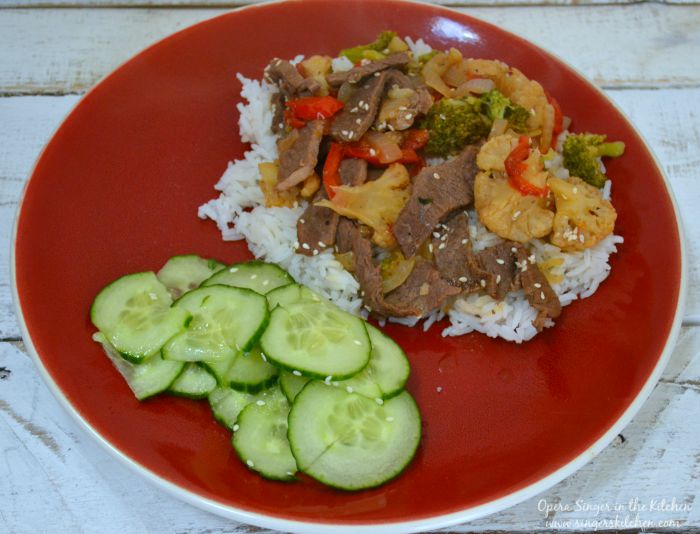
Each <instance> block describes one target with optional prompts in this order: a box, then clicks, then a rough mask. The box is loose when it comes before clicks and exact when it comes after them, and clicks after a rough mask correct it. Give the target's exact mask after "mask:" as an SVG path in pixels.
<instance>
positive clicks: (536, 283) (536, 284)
mask: <svg viewBox="0 0 700 534" xmlns="http://www.w3.org/2000/svg"><path fill="white" fill-rule="evenodd" d="M534 286H535V287H536V288H537V289H539V288H541V287H542V284H540V283H539V282H535V284H534Z"/></svg>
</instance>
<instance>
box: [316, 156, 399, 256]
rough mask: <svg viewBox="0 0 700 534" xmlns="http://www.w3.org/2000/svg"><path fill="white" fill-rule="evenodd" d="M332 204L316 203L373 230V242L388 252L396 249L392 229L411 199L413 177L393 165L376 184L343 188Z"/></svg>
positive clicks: (326, 201) (368, 183)
mask: <svg viewBox="0 0 700 534" xmlns="http://www.w3.org/2000/svg"><path fill="white" fill-rule="evenodd" d="M333 191H334V192H335V195H334V196H333V199H331V200H321V201H320V202H316V205H317V206H325V207H327V208H330V209H332V210H333V211H335V212H336V213H339V214H340V215H344V216H345V217H349V218H351V219H356V220H358V221H360V222H361V223H364V224H366V225H367V226H369V227H371V228H372V229H373V230H374V234H373V235H372V241H374V243H376V244H377V245H379V246H381V247H385V248H392V247H394V246H395V245H396V240H395V239H394V234H392V232H391V226H392V225H393V224H394V223H395V222H396V219H397V217H398V216H399V213H400V212H401V210H402V209H403V207H404V206H405V205H406V202H408V198H409V197H410V195H411V177H410V176H409V175H408V171H407V170H406V167H404V166H403V165H401V164H400V163H394V164H393V165H390V166H389V167H388V168H387V169H386V171H384V174H382V175H381V176H380V177H379V178H378V179H377V180H373V181H371V182H366V183H364V184H362V185H357V186H349V185H341V186H338V187H335V188H334V189H333Z"/></svg>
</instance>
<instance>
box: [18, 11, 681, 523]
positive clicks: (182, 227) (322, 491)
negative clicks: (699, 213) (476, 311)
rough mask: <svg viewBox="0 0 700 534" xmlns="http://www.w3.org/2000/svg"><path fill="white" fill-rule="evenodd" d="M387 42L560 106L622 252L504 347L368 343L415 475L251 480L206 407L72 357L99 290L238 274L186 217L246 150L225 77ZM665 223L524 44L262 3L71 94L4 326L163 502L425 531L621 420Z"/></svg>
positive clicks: (267, 519) (665, 319)
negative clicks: (406, 409) (359, 486)
mask: <svg viewBox="0 0 700 534" xmlns="http://www.w3.org/2000/svg"><path fill="white" fill-rule="evenodd" d="M386 28H393V29H395V30H397V31H398V32H399V34H400V35H410V36H414V37H419V36H422V37H423V38H425V39H426V41H427V42H428V43H429V44H431V45H432V46H433V47H436V48H441V49H444V48H448V47H451V46H454V47H457V48H459V49H460V50H461V51H462V52H463V53H464V54H465V55H466V56H473V57H484V58H498V59H501V60H503V61H505V62H507V63H509V64H510V65H513V66H515V67H518V68H519V69H521V70H522V71H523V72H524V73H525V74H526V75H528V76H529V77H531V78H534V79H536V80H538V81H540V82H541V83H542V84H543V85H544V86H545V87H546V88H547V89H548V90H549V91H550V92H551V93H552V94H553V95H554V96H555V97H556V98H557V99H558V100H559V102H560V103H561V106H562V108H563V110H564V113H565V114H566V115H569V116H571V117H573V119H574V128H575V130H578V131H585V130H590V131H594V132H602V133H606V134H608V135H609V136H610V137H611V138H612V139H619V140H622V141H624V142H625V143H626V145H627V151H626V153H625V156H624V157H622V158H620V159H619V160H615V161H612V162H611V163H610V164H609V174H610V175H611V176H612V177H613V180H614V182H615V187H614V201H615V206H616V208H617V210H618V213H619V219H618V223H617V228H616V233H619V234H621V235H622V236H624V238H625V243H624V245H622V246H621V247H620V252H619V253H618V254H616V255H614V256H613V257H612V258H611V264H612V267H613V270H612V274H611V275H610V277H609V278H608V280H607V281H606V282H605V283H604V284H603V285H602V287H601V288H600V289H599V291H598V292H597V293H596V294H595V295H594V296H593V297H592V298H589V299H586V300H584V301H581V302H576V303H574V304H573V305H571V306H569V307H567V308H565V310H564V312H563V315H562V317H561V318H560V319H559V320H558V321H557V326H556V327H555V328H552V329H550V330H547V331H546V332H544V333H543V334H541V335H539V336H537V338H536V339H535V340H533V341H531V342H529V343H526V344H524V345H515V344H512V343H506V342H503V341H496V340H492V339H489V338H487V337H486V336H483V335H480V334H471V335H467V336H463V337H460V338H447V339H446V338H442V337H441V336H440V331H441V328H440V327H439V326H438V327H433V328H432V329H431V330H430V331H429V332H428V333H423V332H422V331H420V329H408V328H404V327H400V326H390V327H387V329H386V330H387V332H388V333H389V334H390V335H392V336H393V337H394V338H395V339H397V340H398V341H399V342H400V343H401V345H402V346H403V347H404V348H405V350H406V352H407V353H408V356H409V358H410V360H411V363H412V366H413V373H412V376H411V379H410V381H409V384H408V388H409V390H410V391H411V393H413V395H415V397H416V399H417V401H418V404H419V406H420V408H421V411H422V413H423V416H424V427H423V428H424V437H423V441H422V444H421V447H420V449H419V452H418V455H417V457H416V459H415V461H414V462H413V464H412V465H411V466H410V468H409V469H408V470H407V471H406V473H405V474H404V475H403V476H401V477H400V478H399V479H397V480H395V481H394V482H391V483H389V484H387V485H385V486H383V487H381V488H378V489H375V490H371V491H363V492H359V493H343V492H340V491H335V490H332V489H329V488H325V487H323V486H321V485H320V484H317V483H314V482H312V481H308V480H304V481H302V482H300V483H296V484H283V483H276V482H268V481H265V480H263V479H261V478H260V477H258V476H257V475H255V474H252V473H251V472H249V471H248V470H247V469H246V468H245V467H244V466H243V465H242V464H241V462H239V461H238V460H237V458H236V456H235V454H234V452H233V450H232V448H231V446H230V444H229V438H230V435H229V433H228V432H227V431H226V430H224V429H223V428H222V427H220V426H218V425H217V424H216V423H215V422H214V420H213V419H212V417H211V415H210V412H209V407H208V405H207V403H206V402H195V401H188V400H183V399H177V398H171V397H161V398H156V399H153V400H150V401H148V402H145V403H139V402H137V401H136V400H135V399H134V397H133V395H132V394H131V392H130V391H129V389H128V388H127V386H126V384H125V383H124V381H123V380H122V378H121V377H120V376H119V375H118V373H117V372H116V371H115V370H114V369H113V368H112V365H111V364H110V362H109V361H108V360H107V358H105V357H104V356H103V354H102V352H101V350H100V349H99V347H98V346H97V345H96V344H95V343H94V342H93V341H91V339H90V336H91V334H92V332H93V330H94V329H93V327H92V325H91V324H90V321H89V318H88V309H89V307H90V303H91V302H92V299H93V298H94V296H95V294H96V293H97V292H98V291H99V290H100V288H102V287H103V286H104V285H105V284H107V283H108V282H110V281H112V280H114V279H115V278H117V277H119V276H121V275H123V274H126V273H131V272H135V271H144V270H153V269H158V268H159V267H160V266H161V265H162V264H163V263H164V262H165V260H166V259H167V258H168V257H170V256H173V255H175V254H184V253H192V252H194V253H198V254H201V255H204V256H213V257H217V258H220V259H222V260H224V261H226V262H233V261H238V260H244V259H246V258H249V257H250V254H249V253H248V251H247V249H246V246H245V244H243V243H225V242H223V241H222V240H221V239H220V236H219V232H218V231H217V229H216V227H215V225H214V224H213V223H212V222H211V221H202V220H199V219H198V218H197V216H196V212H197V207H198V206H199V205H200V204H202V203H203V202H205V201H207V200H208V199H209V198H211V197H212V196H213V195H214V194H215V192H214V190H213V185H214V183H215V182H216V180H217V179H218V177H219V176H220V174H221V173H222V171H223V170H224V169H225V167H226V164H227V162H228V161H229V160H231V159H234V158H238V157H240V156H241V155H242V152H243V150H244V149H245V147H244V145H243V144H242V143H241V142H240V141H239V139H238V135H237V119H238V114H237V111H236V107H235V103H236V102H238V101H239V96H238V93H239V90H240V84H239V83H238V81H237V80H236V79H235V77H234V73H235V72H241V73H243V74H244V75H246V76H248V77H254V78H259V77H260V76H261V75H262V69H263V67H264V66H265V65H266V63H267V61H268V60H269V59H270V58H271V57H273V56H280V57H291V56H294V55H296V54H298V53H302V54H306V55H310V54H314V53H327V54H335V53H337V51H338V50H339V49H340V48H342V47H346V46H349V45H353V44H356V43H362V42H368V41H370V40H372V39H373V38H374V36H375V35H376V34H377V32H378V31H380V30H382V29H386ZM677 220H678V218H677V215H676V212H675V208H674V203H673V200H672V198H671V195H670V193H669V188H668V186H667V184H666V182H665V180H664V177H663V176H662V174H661V172H660V170H659V168H658V167H657V165H656V164H655V162H654V159H653V157H652V156H651V154H650V153H649V151H648V149H647V148H646V147H645V146H644V143H643V142H642V140H641V139H640V138H639V136H638V134H637V133H636V132H635V130H634V129H633V128H632V126H630V124H629V123H628V122H626V120H625V119H624V118H623V116H622V115H621V114H620V112H619V111H617V110H616V109H615V107H614V106H613V105H612V104H611V103H610V101H609V100H607V99H606V98H605V97H604V96H603V95H602V94H601V93H600V92H599V91H598V90H596V89H595V88H594V87H592V86H591V85H590V84H589V83H588V82H586V81H585V80H584V79H583V78H581V77H580V76H579V75H578V74H577V73H575V72H574V71H573V70H572V69H571V68H570V67H568V66H566V65H564V64H563V63H562V62H560V61H558V60H557V59H555V58H553V57H552V56H551V55H549V54H547V53H546V52H543V51H542V50H540V49H538V48H537V47H535V46H533V45H531V44H529V43H527V42H526V41H523V40H522V39H520V38H518V37H515V36H513V35H510V34H508V33H506V32H504V31H502V30H500V29H498V28H496V27H493V26H490V25H488V24H485V23H483V22H480V21H478V20H474V19H471V18H469V17H467V16H464V15H460V14H458V13H454V12H452V11H448V10H445V9H441V8H437V7H432V6H428V5H421V4H412V3H401V2H395V1H391V0H380V1H372V2H334V1H331V0H325V1H324V0H311V1H306V2H291V3H275V4H269V5H264V6H260V7H252V8H247V9H243V10H238V11H235V12H232V13H229V14H226V15H223V16H221V17H218V18H215V19H213V20H209V21H206V22H204V23H202V24H198V25H196V26H193V27H191V28H188V29H186V30H184V31H181V32H179V33H177V34H175V35H173V36H172V37H169V38H167V39H165V40H164V41H161V42H160V43H158V44H156V45H155V46H153V47H151V48H149V49H148V50H146V51H144V52H142V53H141V54H139V55H138V56H136V57H135V58H133V59H132V60H131V61H129V62H128V63H126V64H125V65H124V66H122V67H121V68H119V69H118V70H117V71H115V72H114V73H113V74H112V75H110V76H109V77H107V78H106V79H105V80H103V81H102V82H101V83H100V84H99V85H98V86H97V87H95V88H94V89H93V90H92V91H91V92H90V93H89V94H88V95H87V96H85V98H84V99H83V100H82V101H81V103H80V105H78V106H77V107H76V109H75V110H74V111H73V112H72V113H71V114H70V116H69V117H68V118H67V119H66V121H65V122H64V123H63V125H62V126H61V128H60V129H59V130H58V132H57V133H56V135H55V136H54V137H53V139H52V140H51V142H50V143H49V144H48V146H47V147H46V149H45V150H44V152H43V154H42V155H41V158H40V160H39V162H38V163H37V165H36V168H35V170H34V174H33V175H32V177H31V180H30V181H29V183H28V185H27V189H26V192H25V195H24V200H23V202H22V206H21V210H20V213H19V219H18V223H17V234H16V241H15V249H14V254H15V258H14V269H15V277H16V282H15V283H16V291H17V297H18V298H17V301H18V303H19V306H18V311H19V315H20V317H21V320H22V321H23V328H24V334H25V339H26V341H27V343H28V346H29V347H30V350H31V351H33V352H35V356H36V361H37V363H38V366H39V368H40V369H41V370H42V371H43V374H44V376H45V378H46V379H47V381H48V383H49V384H50V386H52V389H53V390H54V392H55V393H56V394H57V395H58V397H59V398H60V399H61V400H63V401H65V402H64V404H65V405H66V406H67V408H68V409H69V410H70V411H71V412H72V413H73V414H74V415H76V416H77V417H78V419H79V420H80V421H81V422H83V423H84V424H85V425H86V426H87V427H88V428H89V429H90V431H91V432H92V433H93V434H94V435H95V436H97V437H98V438H99V440H100V441H102V442H103V443H104V444H106V445H107V446H108V447H109V448H110V449H111V450H112V451H113V452H115V453H116V454H117V456H118V457H120V458H121V459H123V460H125V461H126V462H127V463H128V464H129V465H131V466H132V467H135V468H137V470H139V472H141V473H142V474H144V475H145V476H147V477H148V478H149V479H151V480H153V481H155V482H156V483H158V484H159V485H160V486H161V487H164V488H166V489H168V490H169V491H171V492H173V493H175V494H177V495H178V496H180V497H182V498H184V499H186V500H188V501H190V502H193V503H195V504H197V505H199V506H201V507H204V508H207V509H209V510H213V511H216V512H217V513H221V514H223V515H227V516H229V517H233V518H235V519H239V520H242V521H246V522H250V523H256V524H259V525H264V526H270V527H274V528H279V529H282V530H298V529H307V530H309V529H314V524H315V530H316V531H319V532H321V531H324V532H327V531H329V527H331V525H335V526H336V527H337V526H341V527H342V526H345V527H348V528H351V530H353V531H357V526H358V525H369V526H371V525H374V526H375V527H377V528H378V529H379V530H381V531H382V532H387V531H388V530H393V529H401V530H405V529H420V528H432V527H437V526H444V525H448V524H453V523H457V522H460V521H465V520H467V519H471V518H474V517H477V516H480V515H485V514H487V513H491V512H494V511H497V510H499V509H502V508H504V507H506V506H508V505H511V504H514V503H516V502H518V501H520V500H523V499H525V498H527V497H529V496H532V495H534V494H535V493H537V492H539V491H542V490H544V489H546V488H547V487H549V486H551V485H552V484H554V483H555V482H557V481H558V480H560V479H562V478H563V477H564V476H566V475H568V474H570V473H572V472H573V471H574V470H576V469H577V468H579V467H580V466H581V465H583V464H584V463H585V462H586V461H587V460H589V459H590V458H591V457H592V456H593V455H594V454H595V453H596V452H598V451H600V450H601V449H602V448H603V447H604V446H605V445H606V444H607V443H609V441H610V440H611V439H612V437H613V436H614V435H615V434H616V433H617V432H619V431H620V430H621V428H622V426H623V425H624V424H626V423H627V422H628V421H629V420H630V418H631V417H632V415H633V413H634V412H636V411H637V410H638V409H639V407H640V405H641V403H642V402H643V400H644V399H645V398H646V396H647V395H648V393H649V392H650V391H651V388H652V387H653V385H654V383H655V381H656V379H657V378H658V376H659V374H660V372H661V369H662V368H663V364H664V363H665V361H666V359H667V356H668V355H669V353H670V350H671V348H672V346H673V341H674V340H675V334H676V333H677V330H678V326H679V322H680V312H679V310H680V309H681V308H682V306H681V304H682V300H683V299H682V298H681V296H682V295H683V286H684V278H683V276H682V255H683V253H682V240H681V237H680V235H681V234H680V229H679V225H678V222H677ZM438 388H442V392H441V393H438V391H437V390H438ZM293 522H299V523H293ZM389 524H392V526H393V528H391V527H390V525H389ZM353 526H354V527H353ZM331 528H332V527H331Z"/></svg>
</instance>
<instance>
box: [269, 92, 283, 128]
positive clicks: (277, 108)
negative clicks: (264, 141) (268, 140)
mask: <svg viewBox="0 0 700 534" xmlns="http://www.w3.org/2000/svg"><path fill="white" fill-rule="evenodd" d="M270 105H271V106H272V133H274V134H277V133H279V132H281V131H283V130H284V95H283V94H282V93H281V92H277V93H273V94H272V97H271V98H270Z"/></svg>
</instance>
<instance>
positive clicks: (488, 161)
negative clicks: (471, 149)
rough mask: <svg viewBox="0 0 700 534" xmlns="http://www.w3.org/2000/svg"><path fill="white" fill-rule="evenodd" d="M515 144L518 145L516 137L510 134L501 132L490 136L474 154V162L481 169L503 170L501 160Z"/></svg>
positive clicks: (503, 159)
mask: <svg viewBox="0 0 700 534" xmlns="http://www.w3.org/2000/svg"><path fill="white" fill-rule="evenodd" d="M516 146H518V138H517V137H513V136H512V135H508V134H503V135H497V136H496V137H492V138H491V139H489V140H488V141H486V143H484V144H483V146H482V147H481V149H480V150H479V153H478V154H477V155H476V164H477V165H478V166H479V168H480V169H481V170H483V171H500V172H505V171H506V169H505V167H504V165H503V162H504V161H505V159H506V158H507V157H508V154H510V153H511V152H512V151H513V149H514V148H515V147H516Z"/></svg>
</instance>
